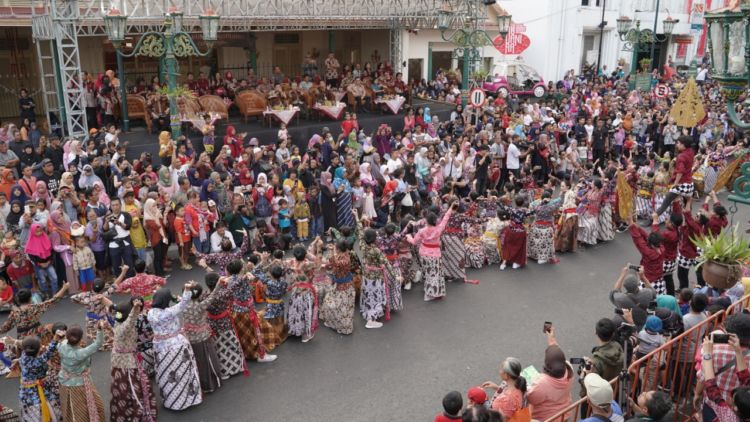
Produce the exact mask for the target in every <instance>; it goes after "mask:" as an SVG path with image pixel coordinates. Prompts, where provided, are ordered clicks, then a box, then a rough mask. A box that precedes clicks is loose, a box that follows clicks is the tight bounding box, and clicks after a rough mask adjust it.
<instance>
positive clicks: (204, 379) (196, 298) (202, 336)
mask: <svg viewBox="0 0 750 422" xmlns="http://www.w3.org/2000/svg"><path fill="white" fill-rule="evenodd" d="M224 283H226V282H225V281H224V282H220V284H224ZM219 291H221V287H219V288H218V289H213V290H212V291H211V292H210V293H209V294H208V295H207V296H206V297H203V287H201V286H200V285H199V284H194V285H193V287H192V288H191V289H190V292H191V297H190V301H189V302H188V304H187V306H186V307H185V311H184V312H183V313H182V331H183V332H184V333H185V336H186V337H187V339H188V341H189V342H190V346H191V347H192V348H193V354H194V355H195V363H196V365H197V367H198V378H199V379H200V382H201V389H202V390H203V392H204V393H213V392H214V391H216V390H217V389H218V388H219V387H221V363H220V361H219V355H218V354H217V352H216V344H215V342H214V338H213V336H212V335H211V326H210V325H208V314H207V309H208V308H209V306H211V305H212V304H213V302H214V301H215V300H217V298H218V294H217V293H218V292H219Z"/></svg>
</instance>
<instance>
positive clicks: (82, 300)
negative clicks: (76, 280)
mask: <svg viewBox="0 0 750 422" xmlns="http://www.w3.org/2000/svg"><path fill="white" fill-rule="evenodd" d="M107 296H109V295H108V294H107V293H106V292H105V293H94V292H92V291H88V292H81V293H77V294H74V295H73V296H71V297H70V300H71V301H73V303H77V304H79V305H83V306H84V307H85V308H86V336H87V337H88V338H90V339H92V338H96V333H97V331H98V330H99V327H98V325H99V321H100V320H102V319H106V320H107V322H108V324H107V325H106V328H105V329H104V343H102V348H101V349H100V350H111V349H112V335H113V332H112V326H113V325H114V323H115V320H114V319H113V318H112V316H111V315H110V314H109V306H108V302H109V300H108V298H107Z"/></svg>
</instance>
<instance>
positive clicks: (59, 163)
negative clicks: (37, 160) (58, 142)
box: [44, 146, 64, 170]
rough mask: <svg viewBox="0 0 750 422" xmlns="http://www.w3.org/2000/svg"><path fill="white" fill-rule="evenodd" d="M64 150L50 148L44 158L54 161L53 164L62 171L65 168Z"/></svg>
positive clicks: (45, 152)
mask: <svg viewBox="0 0 750 422" xmlns="http://www.w3.org/2000/svg"><path fill="white" fill-rule="evenodd" d="M63 153H64V151H63V149H62V148H55V147H52V146H51V147H49V148H47V150H46V151H44V157H45V158H49V159H50V160H51V161H52V164H54V165H55V169H56V170H60V169H62V167H63Z"/></svg>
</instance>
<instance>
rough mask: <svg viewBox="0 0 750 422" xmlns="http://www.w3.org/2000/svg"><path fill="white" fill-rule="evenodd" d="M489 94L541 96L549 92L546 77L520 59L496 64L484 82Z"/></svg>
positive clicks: (500, 96) (483, 85) (484, 87)
mask: <svg viewBox="0 0 750 422" xmlns="http://www.w3.org/2000/svg"><path fill="white" fill-rule="evenodd" d="M482 89H484V91H485V92H487V95H493V96H497V97H499V98H505V97H507V96H508V95H509V94H512V95H533V96H535V97H536V98H541V97H543V96H544V93H545V92H547V87H546V86H545V84H544V79H542V77H541V76H540V75H539V72H537V71H536V70H535V69H534V68H533V67H531V66H529V65H527V64H525V63H523V62H520V61H516V60H514V61H502V62H500V63H497V64H495V66H494V67H493V69H492V72H490V74H489V75H487V78H486V79H485V80H484V83H483V84H482Z"/></svg>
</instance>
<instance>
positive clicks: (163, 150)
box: [159, 130, 172, 158]
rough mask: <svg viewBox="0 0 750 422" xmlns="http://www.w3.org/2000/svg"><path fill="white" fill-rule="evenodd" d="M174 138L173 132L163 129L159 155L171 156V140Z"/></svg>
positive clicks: (160, 134) (160, 137) (160, 133)
mask: <svg viewBox="0 0 750 422" xmlns="http://www.w3.org/2000/svg"><path fill="white" fill-rule="evenodd" d="M171 140H172V134H170V133H169V132H167V131H166V130H163V131H161V132H159V157H162V158H164V157H171V156H172V146H171V144H170V143H169V141H171Z"/></svg>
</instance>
